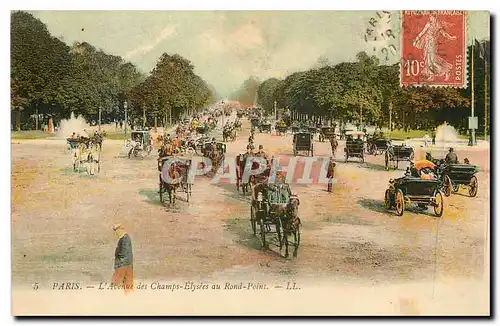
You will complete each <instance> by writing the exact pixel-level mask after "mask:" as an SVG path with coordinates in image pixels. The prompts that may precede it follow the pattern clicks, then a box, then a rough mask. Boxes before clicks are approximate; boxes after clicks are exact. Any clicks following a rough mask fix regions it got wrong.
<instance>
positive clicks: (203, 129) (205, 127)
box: [196, 124, 210, 135]
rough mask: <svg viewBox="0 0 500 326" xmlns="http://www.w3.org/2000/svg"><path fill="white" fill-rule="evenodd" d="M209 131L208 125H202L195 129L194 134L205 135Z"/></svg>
mask: <svg viewBox="0 0 500 326" xmlns="http://www.w3.org/2000/svg"><path fill="white" fill-rule="evenodd" d="M209 131H210V127H209V125H208V124H203V125H201V126H198V127H196V133H198V134H202V135H203V134H207V133H208V132H209Z"/></svg>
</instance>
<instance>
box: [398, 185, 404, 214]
mask: <svg viewBox="0 0 500 326" xmlns="http://www.w3.org/2000/svg"><path fill="white" fill-rule="evenodd" d="M404 211H405V197H404V195H403V191H402V190H401V189H398V190H397V191H396V213H397V214H398V216H403V213H404Z"/></svg>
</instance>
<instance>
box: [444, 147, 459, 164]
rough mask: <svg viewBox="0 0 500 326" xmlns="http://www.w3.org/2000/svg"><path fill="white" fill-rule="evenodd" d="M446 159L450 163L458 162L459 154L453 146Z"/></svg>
mask: <svg viewBox="0 0 500 326" xmlns="http://www.w3.org/2000/svg"><path fill="white" fill-rule="evenodd" d="M444 161H445V162H446V163H448V164H457V163H458V156H457V154H456V153H455V151H454V150H453V148H450V150H449V152H448V154H446V157H445V159H444Z"/></svg>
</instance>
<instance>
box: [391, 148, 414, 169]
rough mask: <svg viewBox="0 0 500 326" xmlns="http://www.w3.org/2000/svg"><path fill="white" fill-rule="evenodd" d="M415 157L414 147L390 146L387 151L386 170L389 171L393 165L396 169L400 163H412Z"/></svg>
mask: <svg viewBox="0 0 500 326" xmlns="http://www.w3.org/2000/svg"><path fill="white" fill-rule="evenodd" d="M414 157H415V151H414V150H413V147H410V146H406V145H404V144H403V145H390V146H388V147H387V150H386V151H385V169H386V170H387V171H389V168H391V165H392V167H393V168H394V169H397V168H398V167H399V162H411V161H412V160H413V158H414Z"/></svg>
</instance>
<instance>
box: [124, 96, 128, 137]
mask: <svg viewBox="0 0 500 326" xmlns="http://www.w3.org/2000/svg"><path fill="white" fill-rule="evenodd" d="M127 106H128V105H127V101H125V102H123V108H124V109H125V138H127V124H128V121H127Z"/></svg>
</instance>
